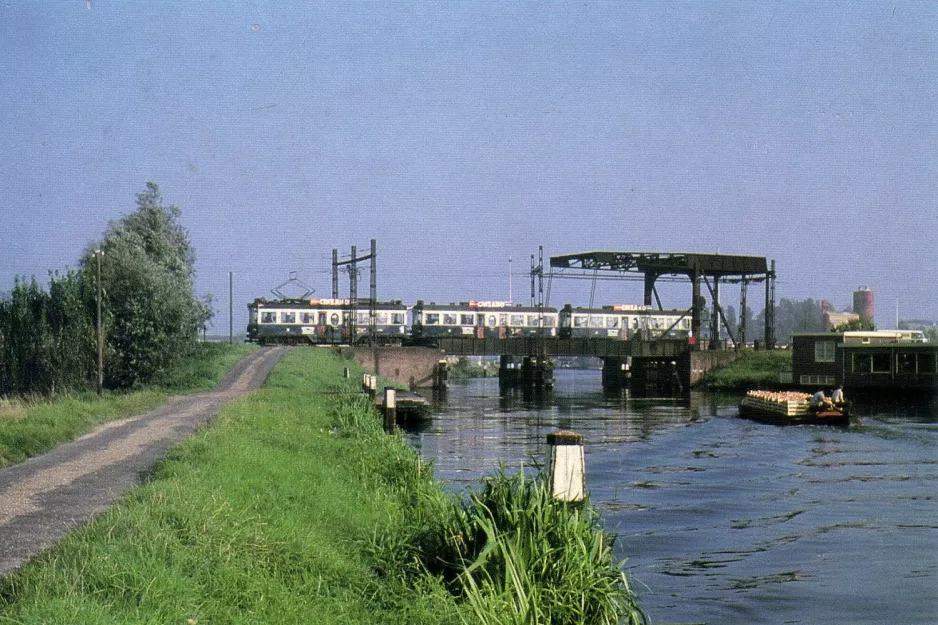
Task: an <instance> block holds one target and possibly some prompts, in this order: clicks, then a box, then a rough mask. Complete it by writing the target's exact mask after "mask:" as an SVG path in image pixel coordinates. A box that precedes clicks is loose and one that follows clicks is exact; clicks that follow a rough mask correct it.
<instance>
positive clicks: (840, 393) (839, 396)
mask: <svg viewBox="0 0 938 625" xmlns="http://www.w3.org/2000/svg"><path fill="white" fill-rule="evenodd" d="M831 403H832V404H833V405H834V406H835V407H837V408H839V407H840V406H843V405H844V404H845V403H847V400H846V399H844V385H843V384H838V385H837V388H835V389H834V392H833V393H831Z"/></svg>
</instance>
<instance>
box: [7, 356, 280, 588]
mask: <svg viewBox="0 0 938 625" xmlns="http://www.w3.org/2000/svg"><path fill="white" fill-rule="evenodd" d="M284 353H285V348H282V347H281V348H265V349H260V350H258V351H256V352H253V353H252V354H250V355H248V356H246V357H245V358H243V359H242V360H241V361H239V362H238V363H237V364H236V365H235V366H234V367H233V368H232V369H231V371H230V372H228V375H226V376H225V379H224V380H222V382H221V383H220V384H219V385H218V386H217V387H216V388H215V390H214V391H211V392H208V393H197V394H193V395H183V396H178V397H173V398H171V399H170V401H169V403H168V404H166V405H165V406H163V407H161V408H158V409H156V410H153V411H151V412H148V413H146V414H143V415H139V416H135V417H128V418H126V419H122V420H120V421H111V422H109V423H106V424H104V425H101V426H99V427H98V428H97V429H96V430H94V431H92V432H90V433H89V434H86V435H85V436H82V437H81V438H79V439H77V440H75V441H73V442H71V443H68V444H64V445H60V446H59V447H56V448H55V449H53V450H51V451H49V452H48V453H45V454H43V455H41V456H37V457H35V458H30V459H29V460H27V461H26V462H24V463H22V464H18V465H14V466H12V467H8V468H6V469H0V576H3V575H6V574H8V573H10V572H12V571H14V570H16V569H17V568H19V567H20V566H21V565H22V564H23V563H25V562H26V561H27V560H29V559H30V558H32V557H34V556H35V555H36V554H38V553H39V552H40V551H41V550H42V549H44V548H46V547H48V546H50V545H53V544H54V543H55V542H56V541H57V540H59V539H60V538H62V537H63V536H65V534H67V533H68V532H69V531H70V530H71V529H73V528H74V527H76V526H77V525H80V524H82V523H84V522H86V521H88V520H89V519H90V518H91V517H92V516H94V515H95V514H96V513H98V512H100V511H102V510H104V509H105V508H107V507H108V506H109V505H110V504H112V503H113V502H114V501H115V500H116V499H118V498H119V497H121V496H122V495H123V494H124V493H126V492H127V491H128V490H129V489H130V488H133V487H134V486H136V485H138V484H139V483H140V481H141V478H143V477H144V476H146V475H147V474H148V473H150V472H151V471H152V470H153V469H154V467H155V466H156V464H157V463H158V462H159V460H160V459H161V458H162V457H163V456H164V455H166V453H167V452H168V451H169V450H170V449H172V448H173V447H174V446H176V445H177V444H178V443H179V442H180V441H181V440H183V439H184V438H186V437H187V436H189V435H190V434H192V433H193V432H195V431H196V430H198V429H199V427H200V426H201V425H202V424H203V423H205V422H206V421H208V420H209V419H211V418H213V417H214V416H215V415H217V414H218V412H219V410H221V408H222V406H224V405H225V404H226V403H228V402H229V401H231V400H233V399H236V398H238V397H241V396H243V395H246V394H247V393H250V392H253V391H255V390H257V389H258V388H260V386H261V385H262V384H263V383H264V380H266V379H267V376H268V374H269V373H270V371H271V369H273V367H274V365H275V364H276V363H277V361H279V360H280V358H281V357H282V356H283V354H284Z"/></svg>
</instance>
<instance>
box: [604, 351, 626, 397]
mask: <svg viewBox="0 0 938 625" xmlns="http://www.w3.org/2000/svg"><path fill="white" fill-rule="evenodd" d="M630 360H631V359H630V358H603V359H602V361H603V390H604V391H618V390H621V389H623V388H625V387H627V386H628V385H629V380H630V378H631V377H632V368H631V363H630V362H629V361H630Z"/></svg>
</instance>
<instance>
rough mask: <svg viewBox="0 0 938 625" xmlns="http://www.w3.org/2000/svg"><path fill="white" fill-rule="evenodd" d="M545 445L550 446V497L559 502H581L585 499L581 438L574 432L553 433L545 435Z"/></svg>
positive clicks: (584, 468) (584, 463)
mask: <svg viewBox="0 0 938 625" xmlns="http://www.w3.org/2000/svg"><path fill="white" fill-rule="evenodd" d="M547 444H548V445H549V446H550V463H549V465H548V476H549V480H550V492H551V495H553V497H554V498H555V499H559V500H560V501H572V502H578V501H583V499H585V498H586V461H585V459H584V453H583V437H582V436H581V435H580V434H577V433H576V432H569V431H560V432H553V433H551V434H548V435H547Z"/></svg>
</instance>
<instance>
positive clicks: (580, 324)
mask: <svg viewBox="0 0 938 625" xmlns="http://www.w3.org/2000/svg"><path fill="white" fill-rule="evenodd" d="M573 327H574V328H585V327H586V317H585V316H584V315H577V316H575V317H574V318H573Z"/></svg>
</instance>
